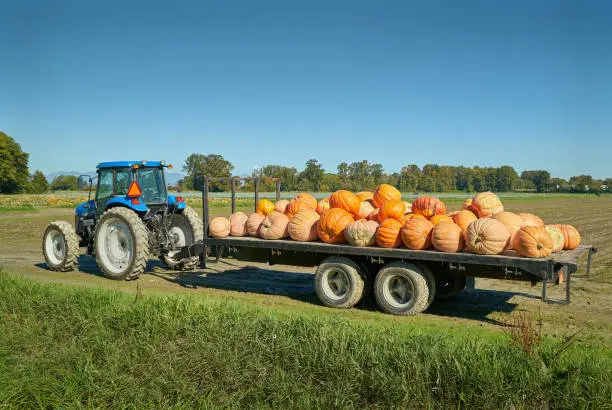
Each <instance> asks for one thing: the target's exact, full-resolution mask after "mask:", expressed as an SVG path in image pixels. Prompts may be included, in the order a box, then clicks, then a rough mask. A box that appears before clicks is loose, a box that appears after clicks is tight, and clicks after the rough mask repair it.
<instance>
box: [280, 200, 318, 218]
mask: <svg viewBox="0 0 612 410" xmlns="http://www.w3.org/2000/svg"><path fill="white" fill-rule="evenodd" d="M315 209H317V208H316V206H315V207H314V208H311V207H310V204H308V203H307V202H306V201H302V200H301V199H298V198H297V197H296V198H293V199H292V200H291V201H289V205H287V208H286V209H285V215H287V218H289V219H291V218H293V216H294V215H295V214H297V213H298V212H301V211H314V210H315Z"/></svg>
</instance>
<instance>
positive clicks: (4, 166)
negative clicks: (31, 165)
mask: <svg viewBox="0 0 612 410" xmlns="http://www.w3.org/2000/svg"><path fill="white" fill-rule="evenodd" d="M28 158H29V155H28V154H27V153H25V152H23V151H22V150H21V145H19V144H18V143H17V142H16V141H15V140H14V139H13V138H11V137H9V136H8V135H6V134H5V133H3V132H2V131H0V193H2V194H14V193H18V192H25V191H26V190H27V189H28V187H29V176H30V173H29V172H28Z"/></svg>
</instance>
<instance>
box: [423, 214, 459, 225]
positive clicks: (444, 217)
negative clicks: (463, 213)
mask: <svg viewBox="0 0 612 410" xmlns="http://www.w3.org/2000/svg"><path fill="white" fill-rule="evenodd" d="M429 220H430V221H431V223H432V224H434V226H436V225H437V224H439V223H440V222H443V221H446V222H453V223H454V222H455V221H453V218H451V217H450V216H448V215H434V216H432V217H431V218H429Z"/></svg>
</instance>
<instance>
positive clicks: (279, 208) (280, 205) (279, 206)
mask: <svg viewBox="0 0 612 410" xmlns="http://www.w3.org/2000/svg"><path fill="white" fill-rule="evenodd" d="M287 205H289V201H287V200H286V199H279V200H278V201H276V203H275V204H274V210H275V211H276V212H280V213H281V214H284V213H285V210H286V209H287Z"/></svg>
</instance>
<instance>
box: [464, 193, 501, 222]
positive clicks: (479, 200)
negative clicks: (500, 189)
mask: <svg viewBox="0 0 612 410" xmlns="http://www.w3.org/2000/svg"><path fill="white" fill-rule="evenodd" d="M503 210H504V205H503V204H502V203H501V201H500V200H499V198H498V197H497V195H495V194H494V193H493V192H489V191H487V192H480V193H478V194H476V196H475V197H474V199H472V211H474V212H475V213H476V214H477V215H478V217H479V218H486V217H487V216H491V215H495V214H496V213H498V212H502V211H503Z"/></svg>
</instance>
